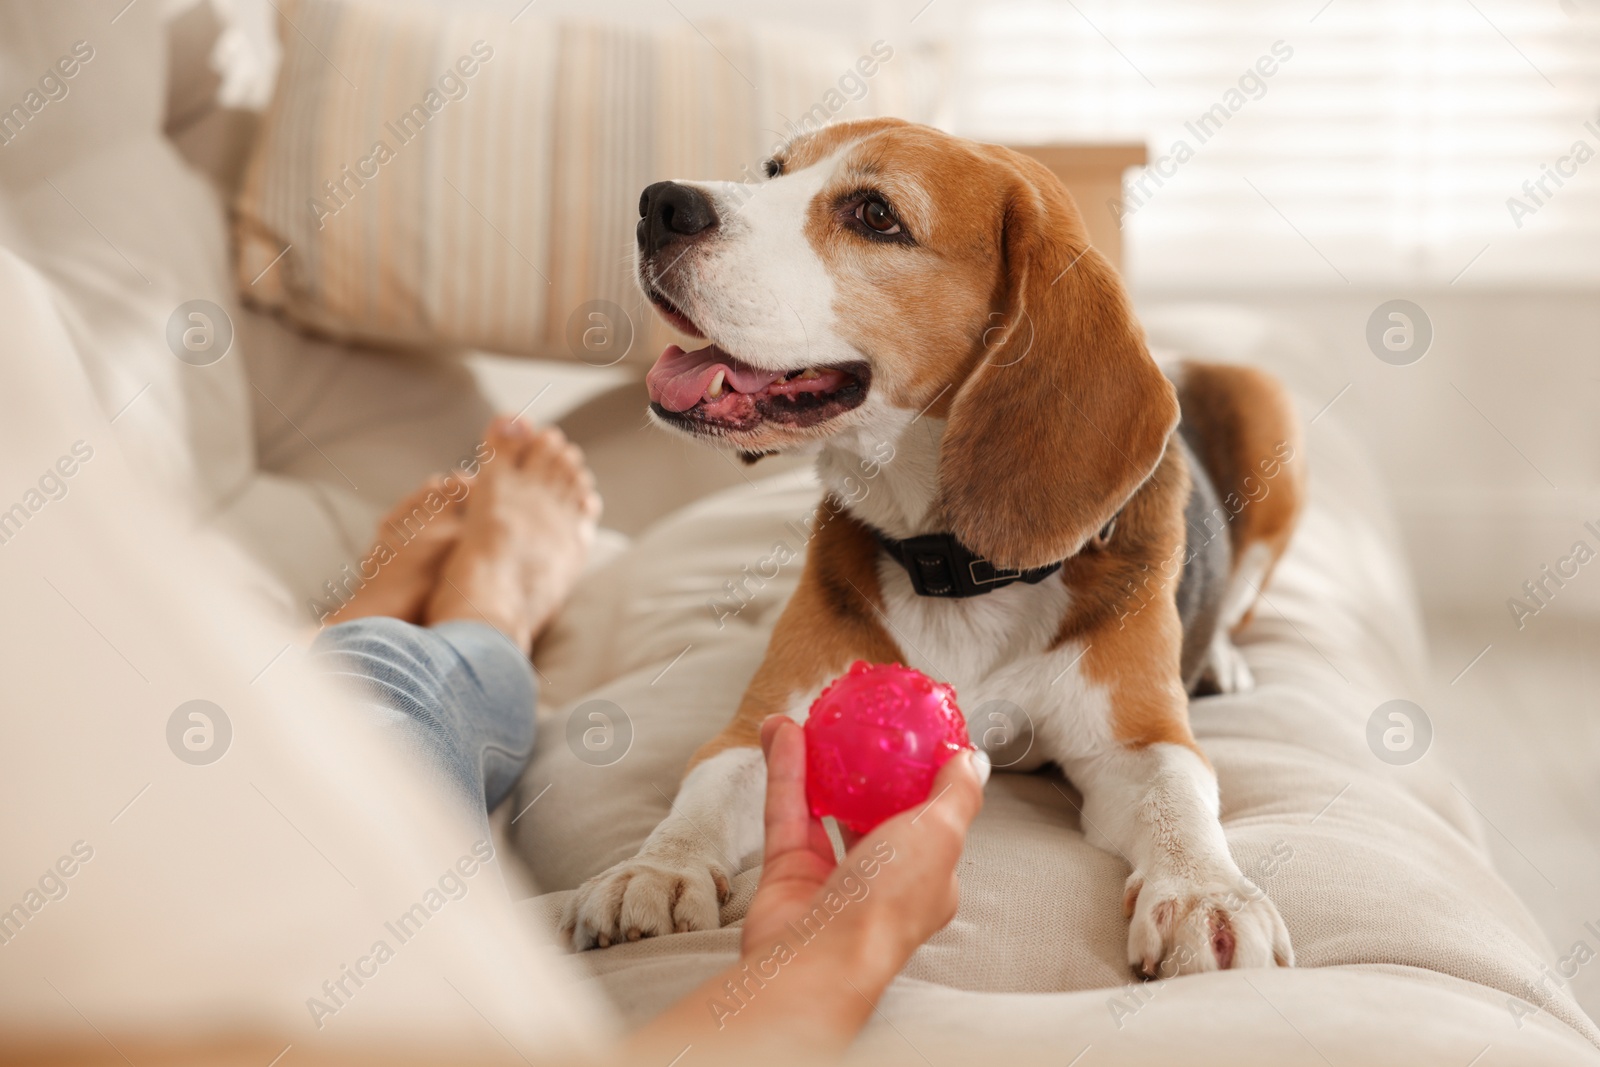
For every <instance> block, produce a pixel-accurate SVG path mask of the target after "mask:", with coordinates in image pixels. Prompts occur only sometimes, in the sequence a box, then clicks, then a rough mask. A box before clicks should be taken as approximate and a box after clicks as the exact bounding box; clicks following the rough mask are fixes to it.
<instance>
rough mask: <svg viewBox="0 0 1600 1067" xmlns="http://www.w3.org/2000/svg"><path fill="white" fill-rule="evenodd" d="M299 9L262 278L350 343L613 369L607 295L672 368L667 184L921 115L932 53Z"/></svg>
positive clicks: (250, 261)
mask: <svg viewBox="0 0 1600 1067" xmlns="http://www.w3.org/2000/svg"><path fill="white" fill-rule="evenodd" d="M282 9H283V12H284V17H285V19H286V20H287V21H290V22H292V23H293V25H294V27H296V29H290V30H287V31H286V32H285V33H284V36H283V43H284V53H285V54H284V63H283V68H282V71H281V74H280V77H279V80H278V89H277V93H276V95H275V97H274V99H273V103H272V106H271V108H270V110H269V112H268V114H267V115H266V117H265V121H264V122H263V124H262V128H261V131H260V134H259V137H258V139H257V141H256V145H255V151H254V156H253V158H252V160H251V163H250V165H249V169H248V171H247V173H246V176H245V182H244V186H243V189H242V191H241V193H240V196H239V199H238V238H239V245H240V255H239V279H240V284H241V287H242V288H244V290H245V291H246V295H247V298H248V299H250V300H251V301H253V302H255V303H257V304H259V305H260V306H263V307H267V308H272V309H275V310H278V311H281V312H283V313H284V314H286V315H288V316H289V317H290V318H292V319H293V320H294V321H296V322H298V323H300V324H301V325H303V326H305V327H307V328H309V329H312V330H315V331H319V332H323V333H327V334H330V335H333V336H336V337H342V338H359V339H363V340H373V341H384V342H390V343H399V344H407V345H411V344H417V343H425V342H430V341H433V342H443V343H449V344H460V345H465V346H470V347H476V348H483V349H488V350H491V351H499V352H508V353H517V354H523V355H542V356H547V357H554V356H566V357H567V358H573V356H574V352H575V351H576V353H577V354H578V355H580V356H585V357H586V358H588V359H589V360H590V361H591V362H596V363H605V362H610V361H611V360H612V359H613V358H616V357H615V356H614V355H610V354H607V355H592V354H590V352H589V351H588V350H585V349H584V347H583V342H582V341H581V338H582V336H583V331H584V330H585V329H587V328H589V327H591V326H593V325H596V321H595V320H591V319H590V318H589V317H588V312H589V311H590V310H594V309H590V308H586V307H585V306H584V305H586V304H587V302H589V301H593V300H605V301H609V302H610V303H611V304H612V305H614V306H615V307H616V308H617V309H620V310H621V312H622V315H623V317H624V318H626V319H628V320H631V325H625V324H624V323H623V322H622V320H620V319H618V317H617V314H616V312H615V311H608V310H607V309H600V310H601V311H602V313H603V314H607V315H608V319H607V320H606V321H603V322H600V323H599V324H598V325H599V326H600V329H602V330H605V329H617V330H624V329H631V330H633V331H635V333H636V336H635V337H634V340H633V345H632V350H633V352H634V354H635V358H636V359H641V360H642V358H643V357H641V356H640V355H639V353H648V354H649V355H650V356H653V355H654V354H655V353H656V352H659V351H660V345H661V344H662V343H664V341H665V339H666V338H667V337H668V334H667V333H666V332H665V327H663V326H661V325H660V324H659V323H657V322H655V321H654V319H653V317H652V316H650V315H649V314H648V313H647V310H646V309H644V308H643V307H641V304H640V299H639V296H638V294H637V292H636V290H635V288H634V286H633V284H632V282H631V280H630V279H631V267H630V263H631V249H632V247H633V231H634V224H635V222H636V221H637V218H638V212H637V205H638V200H639V193H640V191H641V190H642V189H643V188H644V186H645V185H647V184H648V183H650V182H652V181H656V180H659V179H662V178H725V179H738V178H740V177H741V176H746V178H747V180H748V179H750V178H753V177H755V176H759V173H760V167H761V163H762V161H763V160H765V159H766V158H767V156H768V155H770V154H771V152H772V149H773V147H774V144H775V142H776V141H777V140H779V139H780V138H781V137H782V136H783V131H785V130H786V129H787V128H789V127H788V126H787V125H786V124H787V123H802V122H810V123H812V124H815V123H817V122H819V121H820V120H821V119H822V118H826V117H831V116H834V115H839V116H852V115H865V114H877V113H880V112H898V113H905V114H914V113H915V111H916V105H915V101H914V100H912V99H911V94H912V92H913V88H912V86H911V84H910V83H909V82H908V80H907V79H906V77H904V76H903V74H902V70H903V69H904V68H906V67H907V66H908V64H910V62H911V60H910V59H909V57H905V56H901V55H899V54H897V53H896V54H893V55H892V58H889V59H888V60H887V61H881V57H882V55H883V50H884V49H888V51H889V52H891V53H893V49H892V47H891V46H888V45H884V44H880V45H879V49H880V51H879V54H878V56H874V55H873V53H872V42H871V41H870V40H868V41H865V42H862V43H860V44H854V43H851V42H849V41H848V40H845V41H843V42H840V41H833V40H825V39H817V38H814V37H809V36H807V35H800V37H799V39H797V35H796V33H795V32H794V31H792V30H783V31H776V30H770V31H769V30H760V29H748V28H739V29H734V28H729V27H721V26H718V25H714V24H709V23H708V24H705V25H703V26H700V27H699V28H698V29H697V28H695V27H694V26H690V25H686V24H683V23H681V22H680V23H675V24H672V25H670V26H667V27H657V28H651V29H638V28H630V27H627V26H621V25H601V24H583V23H566V22H564V23H552V22H549V21H541V20H540V19H539V17H538V11H537V9H534V10H533V11H530V12H528V13H526V14H524V15H522V16H521V17H519V18H518V19H517V20H516V21H515V22H513V23H510V24H508V22H507V17H506V15H505V13H504V12H501V11H499V10H498V9H495V8H489V7H486V6H480V5H470V6H468V5H461V6H458V7H451V8H445V7H443V6H434V5H420V4H415V3H401V4H394V3H388V2H384V3H379V2H377V0H296V2H294V3H286V4H283V5H282ZM702 32H703V33H704V34H705V36H704V37H702V36H701V33H702ZM858 64H862V65H864V66H866V67H869V68H871V69H872V70H873V71H874V73H873V75H872V76H871V77H869V78H864V77H862V76H861V74H860V72H859V71H858V69H857V65H858ZM841 83H842V84H843V85H844V86H845V88H846V91H845V92H841V90H840V85H841ZM358 87H359V88H358ZM846 92H848V93H852V94H856V95H859V96H861V99H859V100H851V99H849V98H848V96H847V95H846ZM346 168H348V170H347V169H346ZM285 250H287V251H285ZM280 254H281V255H282V259H281V260H278V257H279V255H280ZM275 260H277V262H276V264H275V265H273V264H274V261H275ZM269 265H270V269H268V267H269ZM263 271H265V273H264V274H263ZM252 283H253V284H252ZM593 339H594V335H592V334H591V340H593ZM607 351H608V352H610V351H611V350H610V349H607ZM641 365H644V364H643V363H641Z"/></svg>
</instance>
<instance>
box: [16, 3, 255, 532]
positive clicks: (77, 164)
mask: <svg viewBox="0 0 1600 1067" xmlns="http://www.w3.org/2000/svg"><path fill="white" fill-rule="evenodd" d="M113 15H115V16H117V17H116V21H115V22H113V21H111V20H112V16H113ZM165 55H166V52H165V37H164V32H163V25H162V23H161V18H160V7H159V5H156V4H135V5H131V6H129V7H127V8H126V10H123V11H122V12H121V13H120V14H119V13H118V12H117V11H116V10H111V9H108V5H106V4H103V3H93V2H90V0H62V2H59V3H50V4H21V3H12V4H5V5H0V106H3V107H5V108H6V109H7V111H6V114H5V115H0V140H5V141H6V143H5V144H4V145H3V147H0V200H4V201H5V202H6V204H5V210H4V211H3V212H0V214H4V215H7V216H9V218H10V224H9V228H10V230H11V242H10V243H11V246H12V247H13V249H14V250H15V251H17V252H18V254H20V255H22V256H24V257H25V258H27V259H28V260H29V262H31V263H32V264H33V265H34V266H35V267H37V268H38V269H39V271H40V272H41V273H42V274H43V275H44V276H45V277H46V278H47V279H48V280H49V281H50V282H51V284H52V286H53V288H54V290H55V292H56V294H57V297H58V299H59V301H60V305H61V310H62V313H63V320H64V321H65V323H66V326H67V329H68V330H69V332H70V333H71V335H72V338H73V341H74V344H75V347H76V349H77V351H78V353H79V355H80V358H81V359H82V360H83V368H84V371H85V372H86V373H87V374H88V377H89V380H90V381H91V383H92V384H93V387H94V391H95V395H96V397H97V399H98V401H99V404H100V407H101V410H102V411H103V412H104V413H105V415H106V416H107V418H111V419H114V422H113V424H112V432H113V433H115V435H116V437H117V440H118V442H119V443H120V444H122V446H123V447H124V448H126V449H127V451H128V453H129V455H130V456H131V457H132V458H133V460H134V462H135V463H137V464H138V465H139V466H140V467H141V468H142V469H144V470H145V471H147V472H148V473H150V474H151V475H153V476H154V477H156V478H157V479H158V480H159V482H160V483H161V484H162V485H163V486H164V487H165V488H166V489H167V490H169V491H170V492H172V493H173V494H174V496H175V498H176V499H179V500H182V501H184V502H185V503H186V505H187V506H189V507H192V508H193V509H194V510H195V511H196V512H199V513H205V512H208V511H210V510H211V509H212V508H214V507H216V506H218V505H219V504H220V503H222V502H224V501H226V500H227V499H228V498H229V497H230V496H231V495H232V494H233V493H236V492H238V491H239V490H240V488H241V487H242V486H243V484H244V483H245V481H246V480H247V478H248V476H249V472H250V469H251V466H252V445H251V437H250V420H249V402H248V399H247V392H248V389H249V386H248V385H247V383H246V381H245V376H244V371H243V367H242V363H241V360H240V359H239V355H238V352H237V351H231V350H230V351H226V353H225V354H223V351H224V350H223V342H222V340H221V339H222V338H224V337H225V336H226V335H227V333H228V331H229V329H230V327H231V322H232V319H233V317H234V316H235V315H236V314H237V301H236V299H235V298H234V295H233V278H232V273H231V271H230V269H229V265H228V256H227V243H226V231H225V228H224V226H223V218H222V206H221V204H220V203H219V202H218V201H217V198H216V196H215V194H214V193H213V192H212V190H211V188H210V187H209V185H207V183H206V182H204V181H203V180H201V179H200V178H199V177H197V176H196V175H195V174H194V173H193V172H191V171H190V170H189V169H188V168H187V167H185V166H184V164H183V163H182V162H181V161H180V160H179V159H178V157H177V154H176V153H175V152H174V151H173V150H172V147H171V145H169V144H168V143H167V142H166V140H165V139H164V138H163V137H162V135H161V122H162V115H163V110H164V106H165V73H166V67H165ZM69 70H70V71H71V72H72V73H71V75H70V76H68V74H67V73H66V72H67V71H69ZM13 104H15V105H16V106H17V107H20V108H22V109H23V111H24V112H25V113H26V115H27V117H26V120H25V121H22V120H20V119H17V118H15V116H16V115H17V114H18V112H17V111H16V109H15V108H13V107H12V105H13ZM35 105H37V109H36V110H35ZM7 115H9V116H13V119H12V125H11V126H9V127H8V126H6V124H5V121H6V116H7ZM202 300H203V301H206V302H208V303H209V305H210V306H211V309H210V310H205V311H204V319H203V320H196V319H193V318H191V317H190V314H191V313H192V312H193V308H192V307H191V308H188V309H186V308H185V305H190V304H191V302H193V301H202ZM196 306H197V305H196ZM190 330H197V331H198V332H193V333H189V334H188V336H189V338H190V339H191V340H192V342H193V343H195V344H199V345H202V347H203V346H204V343H205V341H206V339H207V337H209V339H210V343H211V344H213V345H215V346H216V347H215V348H213V349H211V350H210V351H196V350H193V349H184V348H183V347H182V339H183V338H184V336H185V333H186V331H190ZM208 330H209V331H211V332H210V333H209V334H207V331H208ZM170 338H177V339H178V340H177V342H173V341H171V340H170ZM180 354H181V355H183V356H184V358H180ZM213 357H215V358H213Z"/></svg>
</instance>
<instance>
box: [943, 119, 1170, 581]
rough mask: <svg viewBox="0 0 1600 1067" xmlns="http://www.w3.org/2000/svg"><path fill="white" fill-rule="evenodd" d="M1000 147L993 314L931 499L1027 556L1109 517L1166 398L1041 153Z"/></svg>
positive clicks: (983, 546) (974, 533) (1159, 425)
mask: <svg viewBox="0 0 1600 1067" xmlns="http://www.w3.org/2000/svg"><path fill="white" fill-rule="evenodd" d="M998 151H1002V152H1004V150H998ZM1005 158H1006V159H1007V160H1008V161H1009V162H1010V163H1011V165H1012V166H1013V167H1014V169H1015V171H1016V177H1015V180H1014V182H1013V183H1012V190H1011V192H1010V195H1009V197H1008V203H1007V207H1006V212H1005V218H1004V221H1003V226H1004V232H1003V236H1002V242H1003V246H1004V247H1003V251H1004V256H1005V268H1004V269H1005V273H1006V278H1005V281H1004V285H1003V295H1002V300H1003V303H1002V306H1003V307H1004V309H1005V310H1004V312H1003V313H1002V314H1003V321H1002V316H1001V315H997V316H994V319H995V326H994V328H993V329H991V330H990V331H989V332H988V334H987V335H986V337H985V340H984V343H983V345H982V346H981V350H980V351H979V352H978V354H977V357H976V362H975V363H974V364H973V367H972V370H971V371H970V372H969V374H968V375H967V378H966V380H965V382H964V383H963V384H962V386H961V388H960V390H959V392H957V394H956V397H955V400H954V401H953V402H952V403H951V407H950V415H949V422H948V424H947V426H946V429H945V436H944V443H943V446H942V448H941V452H940V459H939V497H938V506H939V508H940V511H941V514H942V517H943V519H944V521H945V522H947V523H948V524H949V528H950V530H951V532H952V533H954V534H955V535H956V536H957V537H958V538H959V539H960V540H961V541H962V542H963V543H964V544H966V546H967V547H968V548H970V549H972V550H973V551H974V552H977V553H979V554H980V555H982V556H985V557H987V558H988V559H989V560H990V561H992V562H993V563H994V564H995V565H996V566H1000V567H1019V568H1028V567H1038V566H1043V565H1045V564H1047V563H1052V562H1054V561H1056V560H1059V559H1064V558H1066V557H1067V556H1070V555H1072V554H1074V553H1075V552H1077V551H1078V550H1079V549H1080V548H1082V547H1083V545H1084V543H1085V542H1086V541H1088V540H1089V538H1091V537H1093V536H1094V535H1095V534H1096V533H1097V532H1099V530H1100V529H1101V528H1102V527H1103V526H1105V524H1106V523H1107V522H1109V521H1110V520H1111V518H1112V517H1113V516H1114V515H1115V514H1116V513H1117V510H1118V509H1119V508H1120V507H1121V506H1122V505H1123V504H1124V503H1125V502H1126V501H1127V499H1128V498H1129V497H1130V496H1132V495H1133V492H1134V491H1135V490H1136V489H1138V487H1139V486H1140V485H1141V484H1143V482H1144V481H1145V479H1146V478H1148V477H1149V476H1150V474H1151V472H1152V471H1154V470H1155V468H1156V465H1157V464H1158V463H1159V462H1160V461H1161V456H1162V453H1163V451H1164V450H1165V448H1166V445H1167V438H1168V436H1169V435H1170V434H1171V432H1172V429H1173V427H1174V426H1175V425H1176V424H1177V421H1178V401H1177V396H1176V393H1175V391H1174V390H1173V387H1172V384H1171V383H1170V382H1169V381H1167V379H1166V376H1165V375H1163V374H1162V373H1161V370H1160V368H1158V367H1157V366H1156V364H1155V361H1154V360H1153V359H1151V358H1150V353H1149V350H1148V349H1147V348H1146V347H1145V342H1144V331H1143V329H1141V328H1140V326H1139V324H1138V322H1137V321H1136V320H1135V319H1134V316H1133V311H1132V308H1131V307H1130V305H1129V302H1128V296H1127V293H1126V292H1125V291H1124V289H1123V286H1122V282H1121V280H1120V279H1119V278H1118V277H1117V274H1116V272H1115V271H1114V270H1113V269H1112V268H1111V265H1110V264H1109V263H1108V262H1106V260H1105V258H1104V257H1103V256H1101V255H1100V253H1099V252H1098V251H1097V250H1096V249H1094V248H1092V247H1091V246H1090V245H1089V240H1088V235H1087V233H1086V232H1085V230H1084V227H1083V223H1082V221H1081V220H1080V219H1079V217H1078V213H1077V210H1076V208H1075V206H1074V205H1073V203H1072V200H1071V198H1070V197H1069V196H1068V195H1067V191H1066V189H1065V188H1064V187H1063V186H1062V185H1061V183H1060V182H1059V181H1057V180H1056V178H1055V176H1054V175H1053V174H1051V173H1050V172H1049V171H1048V170H1046V169H1045V168H1044V167H1043V166H1042V165H1041V164H1039V163H1036V162H1035V161H1033V160H1031V159H1027V158H1025V157H1022V156H1020V155H1017V154H1015V153H1010V152H1005Z"/></svg>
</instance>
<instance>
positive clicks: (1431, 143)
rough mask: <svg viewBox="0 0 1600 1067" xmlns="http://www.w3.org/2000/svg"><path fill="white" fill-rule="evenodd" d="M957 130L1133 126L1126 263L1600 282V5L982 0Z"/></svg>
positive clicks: (1213, 273) (1528, 0) (1005, 133)
mask: <svg viewBox="0 0 1600 1067" xmlns="http://www.w3.org/2000/svg"><path fill="white" fill-rule="evenodd" d="M959 40H961V41H962V42H964V44H963V47H962V51H961V59H960V70H961V75H960V80H959V85H958V92H957V93H956V98H957V112H956V126H957V130H958V132H960V133H963V134H965V135H968V136H974V137H981V138H983V139H986V140H1001V141H1007V142H1012V143H1016V142H1022V141H1044V140H1107V139H1113V140H1134V141H1143V142H1145V143H1147V144H1148V145H1149V148H1150V155H1151V160H1152V164H1151V166H1150V167H1149V168H1148V169H1147V170H1145V171H1144V172H1139V171H1132V172H1130V173H1129V175H1128V180H1127V181H1126V182H1125V191H1126V194H1127V196H1126V199H1127V206H1126V214H1125V216H1124V218H1123V225H1124V233H1125V235H1126V238H1127V244H1128V261H1129V266H1130V270H1131V272H1132V273H1133V275H1134V276H1135V277H1136V278H1137V279H1138V280H1139V281H1140V283H1141V284H1144V285H1152V286H1154V287H1157V288H1167V287H1174V288H1205V287H1226V286H1230V285H1238V284H1250V285H1261V284H1286V285H1320V284H1325V283H1331V284H1334V285H1339V284H1341V283H1348V284H1352V285H1381V284H1386V283H1406V284H1410V285H1448V284H1452V283H1455V284H1457V285H1458V286H1461V287H1466V286H1484V285H1495V286H1507V285H1512V286H1516V285H1529V286H1546V285H1550V284H1552V283H1554V284H1567V285H1572V284H1592V283H1595V282H1600V106H1597V104H1600V92H1597V88H1600V0H1304V2H1295V3H1283V2H1278V3H1267V2H1261V0H1230V2H1216V3H1207V4H1196V3H1192V2H1184V0H988V2H978V0H972V2H971V3H969V5H968V6H967V7H966V9H965V10H964V11H963V13H962V16H961V31H960V36H959Z"/></svg>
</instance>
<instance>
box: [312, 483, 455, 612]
mask: <svg viewBox="0 0 1600 1067" xmlns="http://www.w3.org/2000/svg"><path fill="white" fill-rule="evenodd" d="M470 486H471V483H470V482H468V481H466V480H465V479H464V478H462V477H461V476H460V475H459V474H453V475H451V476H449V477H448V478H446V477H444V476H442V475H441V476H435V477H433V478H430V479H428V480H427V481H426V482H424V483H423V484H422V485H421V486H419V487H418V488H417V489H416V490H415V491H414V492H412V493H411V494H410V495H409V496H407V497H406V498H405V499H403V500H401V501H400V503H398V504H396V505H395V506H394V509H393V510H391V511H390V512H389V514H387V515H385V516H384V517H383V518H382V519H381V520H379V522H378V531H377V533H376V535H374V542H373V546H372V548H371V549H370V550H369V551H368V552H367V554H366V555H365V556H363V557H362V558H361V561H360V563H359V564H358V565H357V569H358V570H359V572H360V574H361V576H362V577H363V578H364V579H365V580H366V584H365V585H363V586H362V587H361V588H360V589H358V590H356V594H355V596H354V597H352V598H351V599H350V601H349V602H348V603H346V604H345V605H344V607H342V608H340V609H339V610H338V611H336V612H334V613H333V614H332V615H329V616H328V617H327V618H325V619H324V620H323V621H324V622H325V623H327V624H328V625H330V626H331V625H333V624H335V623H340V622H349V621H350V620H351V619H362V618H367V617H369V616H374V615H388V616H393V617H394V618H397V619H404V620H406V621H407V622H417V623H420V622H421V621H422V617H423V609H424V608H425V607H426V606H427V603H428V596H429V594H431V593H432V592H433V588H434V586H435V585H436V584H438V581H439V568H440V566H441V565H442V564H443V563H444V560H445V556H446V555H448V553H449V551H450V549H451V548H452V547H454V546H455V543H456V539H457V538H459V537H460V536H461V529H462V523H463V520H464V518H465V516H466V510H465V506H464V505H465V500H466V497H467V495H468V492H469V490H470ZM374 569H376V571H377V574H376V575H374V576H373V577H371V578H366V575H367V574H369V573H371V572H372V571H373V570H374Z"/></svg>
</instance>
